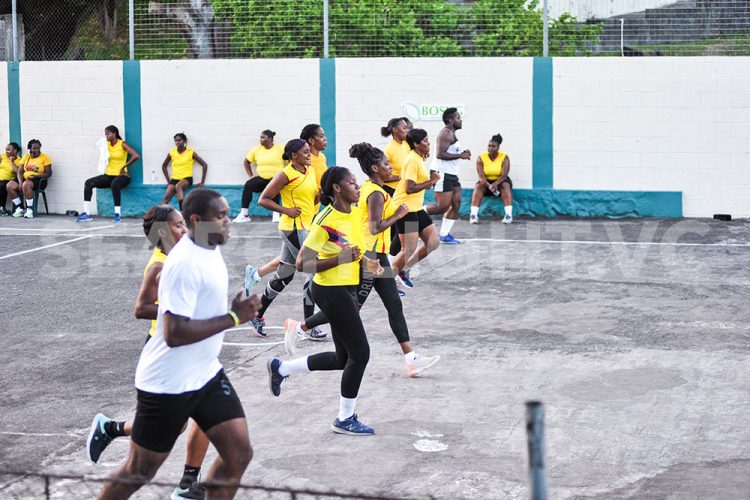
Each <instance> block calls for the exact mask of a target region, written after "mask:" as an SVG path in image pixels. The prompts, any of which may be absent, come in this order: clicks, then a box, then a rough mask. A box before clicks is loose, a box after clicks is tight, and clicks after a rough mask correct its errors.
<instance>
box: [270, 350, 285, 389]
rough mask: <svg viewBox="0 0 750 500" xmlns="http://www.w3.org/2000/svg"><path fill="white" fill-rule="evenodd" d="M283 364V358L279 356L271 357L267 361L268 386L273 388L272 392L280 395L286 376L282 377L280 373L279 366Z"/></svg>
mask: <svg viewBox="0 0 750 500" xmlns="http://www.w3.org/2000/svg"><path fill="white" fill-rule="evenodd" d="M280 366H281V360H280V359H279V358H271V359H269V360H268V363H266V368H268V388H269V389H271V394H273V395H274V396H276V397H278V396H279V394H281V383H282V382H283V381H284V379H285V378H286V377H282V376H281V374H280V373H279V367H280Z"/></svg>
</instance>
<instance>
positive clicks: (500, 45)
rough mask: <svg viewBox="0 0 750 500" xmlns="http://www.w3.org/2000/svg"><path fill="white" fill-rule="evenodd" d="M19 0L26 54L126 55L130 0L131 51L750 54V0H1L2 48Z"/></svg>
mask: <svg viewBox="0 0 750 500" xmlns="http://www.w3.org/2000/svg"><path fill="white" fill-rule="evenodd" d="M131 2H132V6H131V5H129V4H130V3H131ZM13 4H17V6H16V12H17V14H18V17H17V18H16V20H17V23H16V25H17V26H16V30H15V32H16V38H15V39H16V41H17V43H16V52H17V57H18V58H19V59H21V60H24V59H26V60H57V59H126V58H128V57H129V55H130V53H129V40H130V31H129V28H130V27H131V26H130V18H129V17H130V16H129V9H130V7H132V9H133V21H134V22H133V24H132V35H133V47H134V53H133V54H132V55H133V57H135V58H136V59H180V58H282V57H325V56H331V57H437V56H453V57H461V56H480V57H482V56H532V55H533V56H536V55H543V54H544V53H545V47H547V48H548V55H551V56H569V55H610V56H611V55H750V2H748V1H747V0H682V1H674V0H610V1H606V2H604V1H601V0H575V1H574V0H547V1H546V2H545V1H543V0H24V1H18V2H12V1H10V0H3V1H0V14H2V16H0V30H1V32H0V53H2V55H3V57H4V58H5V59H6V60H12V59H13V54H14V52H13V50H12V48H13V40H14V37H13V27H12V24H13V23H12V19H13V17H12V15H11V13H12V9H13ZM545 24H546V26H547V29H545ZM545 37H546V38H545Z"/></svg>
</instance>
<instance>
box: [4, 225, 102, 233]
mask: <svg viewBox="0 0 750 500" xmlns="http://www.w3.org/2000/svg"><path fill="white" fill-rule="evenodd" d="M111 227H115V225H114V224H108V225H106V226H97V227H87V228H86V229H63V228H46V227H38V228H29V227H3V228H0V231H37V232H47V233H87V232H89V231H100V230H102V229H109V228H111Z"/></svg>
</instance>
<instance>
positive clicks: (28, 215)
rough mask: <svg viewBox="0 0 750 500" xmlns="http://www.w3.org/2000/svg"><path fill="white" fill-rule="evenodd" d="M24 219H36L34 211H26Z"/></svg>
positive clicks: (28, 209)
mask: <svg viewBox="0 0 750 500" xmlns="http://www.w3.org/2000/svg"><path fill="white" fill-rule="evenodd" d="M23 218H24V219H33V218H34V211H33V210H32V209H30V208H27V209H26V213H25V214H23Z"/></svg>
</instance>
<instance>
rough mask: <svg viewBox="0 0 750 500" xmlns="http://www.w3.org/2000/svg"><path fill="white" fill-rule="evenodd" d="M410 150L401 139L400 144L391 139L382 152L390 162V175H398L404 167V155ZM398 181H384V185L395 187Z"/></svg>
mask: <svg viewBox="0 0 750 500" xmlns="http://www.w3.org/2000/svg"><path fill="white" fill-rule="evenodd" d="M409 151H411V148H410V147H409V144H408V143H407V142H406V141H401V144H399V143H398V142H396V140H395V139H391V142H389V143H388V145H387V146H386V147H385V149H383V153H385V156H387V157H388V161H389V162H390V164H391V175H393V176H394V177H400V176H401V171H402V170H403V168H404V162H405V161H406V156H407V155H408V154H409ZM398 182H399V181H391V182H386V183H385V185H386V186H388V187H392V188H393V189H396V188H397V187H398Z"/></svg>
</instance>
